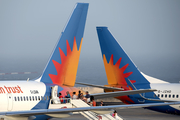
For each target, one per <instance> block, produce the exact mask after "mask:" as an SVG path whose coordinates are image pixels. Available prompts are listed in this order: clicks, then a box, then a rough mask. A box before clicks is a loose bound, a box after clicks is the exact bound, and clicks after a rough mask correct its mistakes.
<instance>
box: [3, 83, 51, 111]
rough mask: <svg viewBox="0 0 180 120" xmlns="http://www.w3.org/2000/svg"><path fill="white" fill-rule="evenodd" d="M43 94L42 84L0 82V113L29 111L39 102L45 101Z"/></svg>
mask: <svg viewBox="0 0 180 120" xmlns="http://www.w3.org/2000/svg"><path fill="white" fill-rule="evenodd" d="M45 93H46V85H45V84H44V83H42V82H35V81H29V82H26V81H14V82H13V81H8V82H7V81H1V82H0V106H1V107H0V112H4V111H20V110H31V109H32V108H33V107H34V106H36V105H37V104H38V103H39V102H40V101H41V100H47V97H49V96H45ZM48 99H49V98H48Z"/></svg>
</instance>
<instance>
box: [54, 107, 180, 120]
mask: <svg viewBox="0 0 180 120" xmlns="http://www.w3.org/2000/svg"><path fill="white" fill-rule="evenodd" d="M117 113H118V115H120V116H121V117H122V118H123V119H124V120H180V116H178V115H172V114H165V113H160V112H155V111H151V110H148V109H144V108H136V109H121V110H117ZM52 120H60V119H52ZM61 120H62V119H61ZM63 120H87V119H86V118H85V117H84V116H82V115H81V114H75V115H72V116H70V117H69V118H63Z"/></svg>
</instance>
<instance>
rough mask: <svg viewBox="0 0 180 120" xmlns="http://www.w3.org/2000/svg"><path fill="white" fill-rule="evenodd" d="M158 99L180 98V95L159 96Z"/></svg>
mask: <svg viewBox="0 0 180 120" xmlns="http://www.w3.org/2000/svg"><path fill="white" fill-rule="evenodd" d="M158 97H161V98H163V97H164V98H179V95H171V94H169V95H167V94H165V95H164V94H161V95H160V94H158Z"/></svg>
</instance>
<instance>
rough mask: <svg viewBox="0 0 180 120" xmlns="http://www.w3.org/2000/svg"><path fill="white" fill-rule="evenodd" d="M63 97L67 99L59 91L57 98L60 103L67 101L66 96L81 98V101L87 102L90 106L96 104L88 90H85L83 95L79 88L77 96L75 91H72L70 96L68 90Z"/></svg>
mask: <svg viewBox="0 0 180 120" xmlns="http://www.w3.org/2000/svg"><path fill="white" fill-rule="evenodd" d="M65 98H67V99H64V97H63V96H62V94H61V93H59V100H60V102H61V103H67V102H68V101H69V100H68V98H72V99H81V100H82V101H84V102H86V103H87V104H89V105H91V106H96V101H95V100H94V97H93V96H90V94H89V92H88V91H86V95H85V96H84V95H83V93H82V92H81V91H80V90H79V93H78V96H77V95H76V92H73V94H72V97H71V95H70V93H69V91H67V92H66V96H65ZM65 100H66V101H65ZM101 106H103V104H101Z"/></svg>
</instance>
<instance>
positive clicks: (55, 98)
mask: <svg viewBox="0 0 180 120" xmlns="http://www.w3.org/2000/svg"><path fill="white" fill-rule="evenodd" d="M57 91H58V86H57V85H55V86H53V87H52V90H51V98H52V101H53V104H57V103H60V100H59V98H58V96H57Z"/></svg>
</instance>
